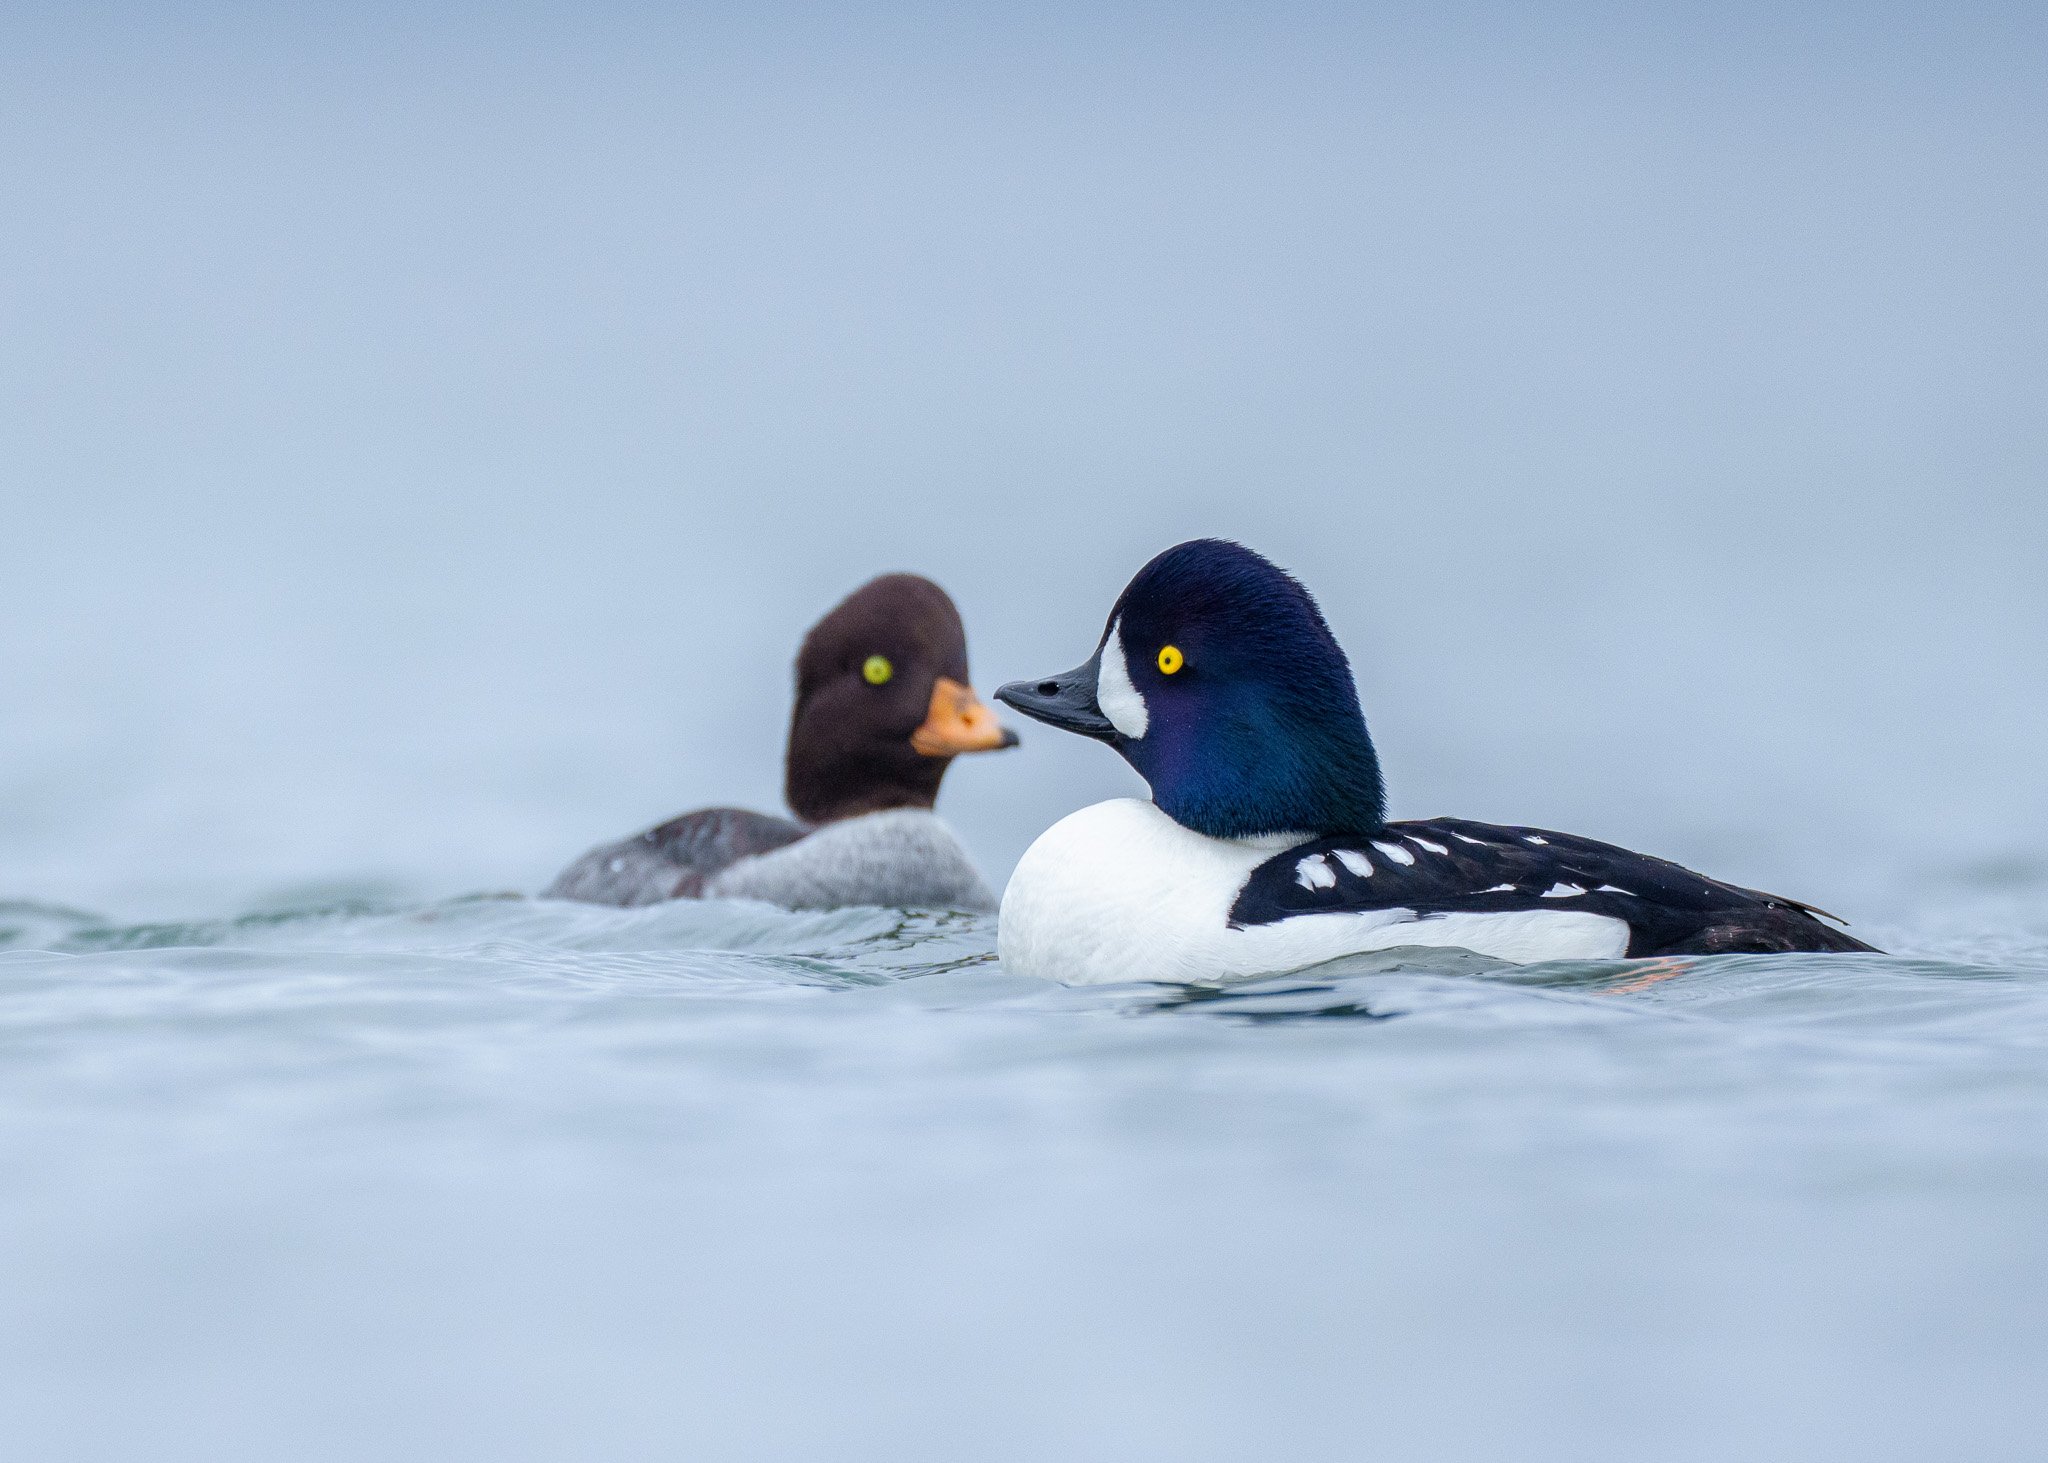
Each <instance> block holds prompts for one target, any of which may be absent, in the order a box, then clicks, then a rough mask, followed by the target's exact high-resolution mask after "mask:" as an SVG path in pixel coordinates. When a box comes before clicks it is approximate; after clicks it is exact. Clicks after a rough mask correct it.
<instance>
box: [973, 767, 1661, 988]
mask: <svg viewBox="0 0 2048 1463" xmlns="http://www.w3.org/2000/svg"><path fill="white" fill-rule="evenodd" d="M1293 841H1295V840H1291V839H1288V838H1285V837H1281V838H1277V839H1259V840H1250V841H1245V842H1237V841H1232V840H1228V839H1220V838H1207V837H1204V836H1203V835H1201V834H1199V833H1194V832H1191V831H1190V830H1188V829H1186V828H1183V827H1181V826H1180V824H1178V823H1176V822H1174V821H1173V820H1172V819H1171V818H1169V817H1167V816H1166V814H1164V813H1162V812H1160V811H1159V809H1158V808H1156V807H1154V806H1153V805H1152V804H1151V803H1149V802H1144V801H1141V800H1139V799H1136V798H1119V799H1116V800H1115V801H1112V802H1107V803H1097V804H1096V805H1095V806H1094V807H1091V808H1083V809H1081V811H1079V812H1078V813H1072V814H1069V815H1068V816H1067V817H1065V818H1062V819H1061V820H1060V821H1059V822H1057V823H1055V824H1054V825H1053V826H1052V827H1051V828H1049V829H1047V830H1046V831H1045V832H1044V833H1043V834H1042V835H1041V836H1040V837H1039V839H1038V841H1037V842H1036V843H1034V844H1032V845H1031V847H1030V848H1029V849H1027V850H1026V851H1025V854H1024V857H1023V859H1022V860H1021V861H1020V862H1019V863H1018V865H1017V872H1016V873H1015V874H1013V875H1011V877H1010V883H1009V887H1008V888H1007V889H1005V890H1004V891H1003V906H1002V916H1001V924H1000V925H999V927H998V930H997V936H996V950H997V954H998V955H999V956H1000V958H1001V960H1002V962H1003V967H1004V969H1006V970H1009V971H1012V972H1014V973H1016V974H1019V975H1032V976H1038V977H1040V978H1042V979H1046V980H1056V981H1063V982H1065V983H1066V984H1068V985H1096V984H1103V983H1108V982H1114V981H1219V980H1235V979H1241V978H1244V977H1248V976H1255V975H1270V974H1274V973H1276V972H1279V971H1286V970H1299V969H1301V968H1302V967H1303V966H1306V965H1314V964H1317V963H1319V962H1321V961H1324V960H1334V959H1336V958H1337V957H1339V956H1341V955H1353V954H1358V953H1360V952H1362V951H1367V950H1385V949H1390V948H1392V947H1394V946H1398V945H1452V946H1458V947H1461V948H1464V949H1469V950H1475V951H1477V952H1479V953H1480V954H1483V955H1492V956H1494V957H1495V958H1497V959H1501V960H1511V961H1516V962H1518V963H1519V962H1528V961H1536V960H1559V959H1569V958H1578V959H1597V958H1611V957H1614V956H1618V955H1620V954H1621V953H1622V952H1623V951H1624V950H1625V949H1626V948H1627V946H1628V926H1627V925H1626V924H1625V923H1623V922H1622V921H1620V920H1617V919H1611V918H1608V917H1606V916H1603V915H1597V914H1589V913H1586V912H1585V911H1580V910H1565V909H1555V910H1548V909H1547V910H1529V911H1514V912H1510V913H1502V914H1449V915H1437V916H1431V917H1424V918H1418V917H1417V915H1416V913H1415V911H1414V910H1411V909H1383V910H1370V911H1365V912H1359V913H1338V914H1308V915H1297V916H1295V917H1293V918H1291V919H1285V920H1281V921H1279V922H1277V923H1275V924H1270V925H1258V926H1254V927H1252V928H1249V929H1232V928H1231V927H1230V923H1229V920H1230V907H1231V905H1232V904H1233V903H1235V902H1236V899H1237V896H1238V893H1239V891H1240V890H1242V889H1243V888H1244V883H1245V880H1246V879H1247V878H1248V877H1250V875H1251V871H1252V870H1253V869H1255V868H1257V867H1258V866H1259V865H1260V864H1262V863H1264V862H1265V861H1266V860H1267V859H1269V858H1271V857H1272V856H1273V855H1274V854H1275V853H1277V852H1279V851H1280V850H1281V849H1283V848H1285V847H1286V846H1287V845H1288V844H1289V843H1290V842H1293Z"/></svg>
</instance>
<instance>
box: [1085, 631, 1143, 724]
mask: <svg viewBox="0 0 2048 1463" xmlns="http://www.w3.org/2000/svg"><path fill="white" fill-rule="evenodd" d="M1123 629H1124V627H1123V622H1122V621H1121V620H1119V621H1118V622H1117V623H1116V624H1114V625H1111V626H1110V627H1109V638H1108V639H1107V640H1105V641H1103V642H1102V663H1101V669H1100V670H1098V671H1097V672H1096V675H1095V704H1096V705H1097V706H1100V707H1101V708H1102V714H1103V715H1104V716H1106V717H1108V718H1109V724H1110V725H1111V726H1113V727H1115V728H1116V729H1117V730H1118V731H1120V732H1122V733H1123V734H1124V735H1125V736H1127V737H1129V738H1130V739H1131V740H1132V741H1134V742H1135V741H1139V740H1141V739H1142V738H1143V737H1144V735H1145V728H1147V727H1148V726H1150V725H1151V724H1152V716H1151V713H1150V712H1148V711H1147V710H1146V709H1145V698H1144V697H1143V696H1142V695H1140V694H1139V693H1138V688H1137V687H1136V686H1134V685H1132V684H1131V668H1130V665H1129V663H1128V662H1126V661H1125V660H1124V637H1123Z"/></svg>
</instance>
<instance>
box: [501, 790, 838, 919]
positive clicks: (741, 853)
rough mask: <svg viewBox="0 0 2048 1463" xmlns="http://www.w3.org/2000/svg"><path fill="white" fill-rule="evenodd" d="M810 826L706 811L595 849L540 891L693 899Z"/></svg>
mask: <svg viewBox="0 0 2048 1463" xmlns="http://www.w3.org/2000/svg"><path fill="white" fill-rule="evenodd" d="M810 831H811V830H810V829H809V828H807V827H805V826H804V825H803V824H802V823H795V822H792V821H790V820H789V819H788V818H774V817H770V816H768V815H767V814H765V813H750V812H748V811H746V810H745V809H744V808H704V809H701V810H700V811H698V812H695V813H685V814H683V815H682V816H681V817H679V818H671V819H669V821H668V822H666V823H663V824H661V825H660V826H659V827H656V828H650V829H648V830H647V831H646V832H645V833H641V834H638V835H636V836H635V837H632V838H627V839H622V840H621V841H619V842H617V843H607V844H605V845H604V846H603V847H601V848H593V849H592V850H591V851H590V852H589V853H586V854H585V855H583V857H582V858H580V859H578V860H576V862H575V863H573V864H571V865H569V867H568V868H566V869H564V870H563V871H562V873H561V876H560V877H559V878H557V879H556V880H555V882H554V883H552V884H550V885H548V887H547V888H546V889H544V890H543V891H542V892H541V897H542V898H545V899H575V900H580V901H582V902H583V903H585V904H618V905H636V904H659V903H660V902H661V901H663V900H664V899H695V898H697V897H698V896H699V895H700V894H702V893H703V892H704V881H705V880H706V879H709V878H710V877H711V876H712V875H713V874H716V873H717V872H719V870H721V869H725V868H728V867H730V866H731V865H733V864H736V863H738V862H739V861H740V860H741V859H743V858H752V857H753V856H754V855H756V854H763V853H769V852H772V851H773V850H775V849H778V848H784V847H787V846H788V845H789V844H792V843H795V842H796V841H797V840H798V839H799V838H802V837H803V836H804V835H805V834H807V833H809V832H810Z"/></svg>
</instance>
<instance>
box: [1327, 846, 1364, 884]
mask: <svg viewBox="0 0 2048 1463" xmlns="http://www.w3.org/2000/svg"><path fill="white" fill-rule="evenodd" d="M1331 857H1333V858H1335V859H1336V860H1337V862H1338V863H1340V864H1342V865H1344V867H1345V868H1347V869H1349V870H1351V872H1352V873H1354V874H1356V875H1358V877H1359V878H1361V879H1370V878H1371V877H1372V872H1373V870H1372V860H1371V859H1369V858H1367V857H1366V856H1365V855H1364V854H1362V853H1360V852H1359V851H1358V850H1357V849H1355V848H1340V849H1338V850H1337V851H1336V853H1334V854H1333V855H1331Z"/></svg>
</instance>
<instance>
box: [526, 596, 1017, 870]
mask: <svg viewBox="0 0 2048 1463" xmlns="http://www.w3.org/2000/svg"><path fill="white" fill-rule="evenodd" d="M1015 745H1017V736H1016V733H1014V732H1012V731H1010V730H1009V729H1008V728H1006V727H1004V726H1002V725H1000V724H999V723H998V722H997V721H996V718H995V715H994V713H993V712H991V711H990V710H989V709H988V707H987V706H985V705H983V704H982V702H981V701H980V700H979V699H977V698H976V696H975V694H974V692H973V690H972V689H970V687H969V684H968V679H967V632H966V631H965V630H964V629H962V628H961V625H960V614H959V611H957V610H955V609H954V608H953V601H952V599H951V598H949V597H948V596H947V594H946V591H944V590H943V589H941V588H939V586H938V585H936V584H934V583H932V582H931V581H930V580H929V579H920V578H919V577H917V576H916V575H914V574H885V575H883V576H882V577H881V578H880V579H876V580H873V581H872V582H870V583H868V584H866V585H863V586H862V587H861V588H860V589H857V590H855V591H854V592H853V593H852V594H851V595H849V596H848V597H847V598H846V599H845V600H844V601H843V602H842V603H841V604H840V605H839V606H838V607H837V608H836V609H834V610H833V611H832V612H831V613H830V614H829V615H827V616H825V618H824V619H822V620H820V621H819V622H818V623H817V624H816V625H815V626H813V627H812V629H811V632H810V634H808V635H806V636H805V637H804V643H803V648H802V649H801V650H799V651H798V652H797V659H796V710H795V712H794V713H793V714H792V715H791V717H790V723H789V749H788V753H787V756H786V759H785V778H784V796H785V797H787V798H788V800H789V806H790V811H791V812H793V813H795V814H796V818H797V820H791V819H789V818H778V817H772V816H770V815H768V814H765V813H750V812H747V811H746V810H744V809H742V808H705V809H703V810H702V811H700V812H695V813H685V814H683V815H682V816H681V817H679V818H672V819H670V820H669V821H668V822H666V823H663V824H661V825H660V826H659V827H655V828H650V829H648V830H647V831H646V832H645V833H641V834H637V835H635V836H634V837H632V838H628V839H624V840H622V841H621V842H618V843H608V844H605V845H604V846H603V847H601V848H594V849H592V850H591V851H590V852H589V853H586V854H585V855H583V857H582V858H580V859H578V860H576V862H575V863H573V864H571V865H570V866H569V867H568V868H567V869H565V870H564V871H563V872H562V875H561V877H559V878H558V879H556V880H555V882H554V883H553V884H551V885H550V886H548V889H547V890H546V893H545V895H544V897H546V898H552V899H580V900H583V901H585V902H587V903H591V904H628V905H630V904H656V903H659V902H660V901H662V900H664V899H698V898H705V899H709V898H724V899H762V900H766V901H768V902H769V903H772V904H783V905H788V906H790V907H792V908H801V909H825V908H832V907H835V906H839V905H847V904H879V905H888V906H895V907H921V908H943V909H976V910H986V909H994V908H995V905H996V899H995V895H994V894H993V893H991V892H990V890H989V887H988V885H987V884H986V883H984V882H983V881H982V878H981V875H980V874H979V873H977V872H976V871H975V868H974V864H973V862H972V861H971V860H970V859H969V858H968V856H967V850H965V849H964V848H962V847H961V846H960V843H959V840H958V839H956V838H954V836H953V834H952V832H951V830H949V829H948V828H947V827H946V825H945V824H944V823H942V822H940V821H939V819H938V817H937V815H936V814H934V813H933V812H932V804H933V803H934V802H935V801H936V800H937V799H938V795H939V780H940V779H941V778H943V777H944V776H945V775H946V768H947V767H948V766H949V765H950V764H951V763H952V760H953V758H954V757H956V756H958V755H960V754H961V753H964V752H989V751H994V750H995V749H996V748H998V747H1014V746H1015Z"/></svg>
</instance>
